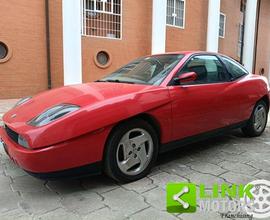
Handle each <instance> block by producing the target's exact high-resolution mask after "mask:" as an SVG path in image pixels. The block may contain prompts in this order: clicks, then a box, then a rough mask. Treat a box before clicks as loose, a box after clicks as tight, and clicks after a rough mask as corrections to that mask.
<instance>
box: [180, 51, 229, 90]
mask: <svg viewBox="0 0 270 220" xmlns="http://www.w3.org/2000/svg"><path fill="white" fill-rule="evenodd" d="M187 72H195V73H196V74H197V79H196V81H194V82H191V83H190V82H189V83H185V84H189V85H190V84H205V83H218V82H225V81H227V80H228V77H227V74H226V71H225V70H224V67H223V65H222V63H221V62H220V61H219V59H218V58H217V57H216V56H212V55H198V56H194V57H193V58H191V60H189V61H188V62H187V63H186V64H185V66H184V67H183V68H182V69H181V70H180V72H179V73H178V75H181V74H183V73H187Z"/></svg>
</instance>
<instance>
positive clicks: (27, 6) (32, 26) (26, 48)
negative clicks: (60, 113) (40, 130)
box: [0, 0, 47, 99]
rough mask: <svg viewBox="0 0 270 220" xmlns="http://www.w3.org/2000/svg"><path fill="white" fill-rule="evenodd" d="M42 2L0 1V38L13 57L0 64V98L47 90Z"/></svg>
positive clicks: (32, 0)
mask: <svg viewBox="0 0 270 220" xmlns="http://www.w3.org/2000/svg"><path fill="white" fill-rule="evenodd" d="M44 8H45V6H44V1H41V0H39V1H37V0H20V1H17V0H9V1H6V0H0V16H1V20H0V41H3V42H5V43H7V44H8V46H9V48H10V49H11V50H12V57H11V58H10V60H9V61H8V62H5V63H0V85H1V86H0V99H2V98H17V97H23V96H28V95H33V94H36V93H38V92H40V91H44V90H46V89H47V64H46V37H45V36H46V35H45V31H46V30H45V9H44Z"/></svg>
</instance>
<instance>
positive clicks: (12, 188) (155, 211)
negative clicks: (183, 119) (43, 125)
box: [0, 100, 270, 220]
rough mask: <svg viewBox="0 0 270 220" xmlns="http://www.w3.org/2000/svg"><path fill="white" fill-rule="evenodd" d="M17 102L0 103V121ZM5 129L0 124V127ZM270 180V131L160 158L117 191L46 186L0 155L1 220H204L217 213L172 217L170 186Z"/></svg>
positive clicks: (95, 181) (109, 184) (83, 183)
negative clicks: (168, 198) (142, 175)
mask: <svg viewBox="0 0 270 220" xmlns="http://www.w3.org/2000/svg"><path fill="white" fill-rule="evenodd" d="M13 103H14V101H12V100H10V101H0V117H1V113H3V112H5V111H6V110H7V109H8V108H9V107H10V106H12V104H13ZM0 123H1V122H0ZM260 178H263V179H267V180H270V127H269V126H268V127H267V130H266V132H265V134H264V135H263V136H262V137H259V138H254V139H251V138H245V137H243V136H242V134H241V132H240V131H238V130H237V131H234V132H232V133H230V134H228V135H225V136H222V137H218V138H214V139H212V140H209V141H205V142H200V143H197V144H194V145H191V146H188V147H186V148H184V149H179V150H176V151H173V152H170V153H167V154H164V155H162V156H160V158H159V161H158V165H157V166H156V167H155V168H154V169H153V171H152V172H151V174H150V175H149V176H148V177H146V178H144V179H142V180H139V181H137V182H134V183H129V184H125V185H119V184H117V183H115V182H114V181H112V180H110V179H108V178H106V177H104V176H96V177H90V178H86V179H81V180H72V181H59V182H50V181H49V182H45V181H40V180H37V179H34V178H32V177H30V176H29V175H27V174H26V173H24V172H23V171H21V170H20V169H19V168H17V167H16V166H15V165H14V164H13V163H12V162H11V161H10V160H9V159H8V157H7V156H6V154H5V153H4V151H3V149H0V219H1V220H2V219H15V218H16V219H49V220H50V219H62V218H63V219H65V220H68V219H72V220H73V219H75V220H76V219H117V220H119V219H145V218H148V219H149V220H150V219H180V220H189V219H194V220H197V219H200V220H204V219H207V220H219V219H222V218H221V217H220V214H219V213H207V214H202V213H196V214H192V215H190V214H181V215H171V214H168V213H167V212H166V211H165V209H166V207H165V195H166V193H165V186H166V183H167V182H182V181H191V182H195V183H198V184H199V183H205V184H206V185H207V186H209V187H210V186H211V185H212V184H213V183H223V182H227V183H243V184H245V183H248V182H250V181H252V180H255V179H260Z"/></svg>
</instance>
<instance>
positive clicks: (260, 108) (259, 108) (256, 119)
mask: <svg viewBox="0 0 270 220" xmlns="http://www.w3.org/2000/svg"><path fill="white" fill-rule="evenodd" d="M267 119H268V108H267V105H266V104H265V102H264V101H259V102H258V103H257V104H256V105H255V107H254V109H253V112H252V115H251V117H250V119H249V121H248V123H247V125H246V126H245V127H243V128H242V131H243V133H244V134H245V135H247V136H249V137H258V136H260V135H261V134H262V133H263V132H264V130H265V127H266V124H267Z"/></svg>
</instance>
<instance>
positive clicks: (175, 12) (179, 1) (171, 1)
mask: <svg viewBox="0 0 270 220" xmlns="http://www.w3.org/2000/svg"><path fill="white" fill-rule="evenodd" d="M167 25H169V26H174V27H179V28H184V27H185V0H167Z"/></svg>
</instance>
